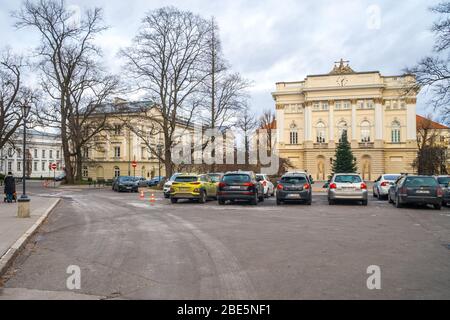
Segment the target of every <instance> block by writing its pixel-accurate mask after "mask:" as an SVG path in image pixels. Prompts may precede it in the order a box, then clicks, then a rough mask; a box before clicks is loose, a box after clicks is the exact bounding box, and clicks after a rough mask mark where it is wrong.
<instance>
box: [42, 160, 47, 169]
mask: <svg viewBox="0 0 450 320" xmlns="http://www.w3.org/2000/svg"><path fill="white" fill-rule="evenodd" d="M45 164H46V162H45V161H42V163H41V171H45V170H46V169H47V168H46V167H45Z"/></svg>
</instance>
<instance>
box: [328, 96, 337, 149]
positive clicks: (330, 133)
mask: <svg viewBox="0 0 450 320" xmlns="http://www.w3.org/2000/svg"><path fill="white" fill-rule="evenodd" d="M334 103H335V102H334V100H331V101H329V102H328V106H329V110H328V141H329V142H334Z"/></svg>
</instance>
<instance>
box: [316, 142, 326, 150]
mask: <svg viewBox="0 0 450 320" xmlns="http://www.w3.org/2000/svg"><path fill="white" fill-rule="evenodd" d="M327 148H328V143H314V149H327Z"/></svg>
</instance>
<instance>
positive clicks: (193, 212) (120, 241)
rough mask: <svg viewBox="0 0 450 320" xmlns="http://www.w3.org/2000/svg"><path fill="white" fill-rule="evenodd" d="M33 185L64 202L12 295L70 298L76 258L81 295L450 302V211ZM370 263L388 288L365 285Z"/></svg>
mask: <svg viewBox="0 0 450 320" xmlns="http://www.w3.org/2000/svg"><path fill="white" fill-rule="evenodd" d="M33 191H34V192H35V194H41V195H46V194H47V193H50V194H51V195H50V196H59V197H63V201H62V202H61V203H60V204H59V206H58V207H57V209H56V210H55V212H54V213H53V214H52V216H51V217H50V219H49V221H48V223H47V224H46V225H45V226H44V227H43V228H42V230H41V232H40V233H39V234H38V235H37V236H36V238H35V239H34V241H33V243H32V244H30V245H29V246H28V248H27V250H25V251H24V252H23V253H22V254H21V256H20V257H19V258H18V260H17V262H16V264H15V266H14V268H12V269H11V272H10V279H9V280H8V281H7V282H6V285H5V291H4V293H8V294H9V297H11V296H12V297H14V295H16V297H20V296H24V295H27V293H28V290H30V289H32V293H33V294H35V296H36V295H37V296H39V294H38V293H39V292H42V293H43V296H45V295H44V293H47V294H48V292H51V293H56V296H58V295H57V293H58V292H60V293H61V295H60V297H65V296H67V292H68V289H67V288H66V279H67V277H68V276H69V275H68V274H67V273H66V269H67V267H68V266H69V265H78V266H79V267H80V268H81V272H82V273H81V290H79V291H76V293H79V294H83V295H87V296H93V297H106V298H124V299H431V298H438V299H439V298H445V299H449V298H450V250H449V249H450V247H448V245H449V244H450V209H449V208H445V209H443V210H442V211H440V212H439V211H435V210H432V209H431V208H430V209H427V208H419V209H417V208H406V209H395V208H394V207H392V206H391V205H389V204H388V203H387V202H380V201H377V200H372V201H370V203H369V206H368V207H362V206H359V205H352V204H342V205H338V206H333V207H329V206H328V205H327V203H326V198H325V196H324V195H316V196H315V197H314V201H313V205H312V206H311V207H308V206H301V205H300V206H298V205H287V206H283V207H276V205H275V201H274V200H273V199H271V200H268V201H267V200H266V201H265V202H264V204H262V205H260V206H258V207H252V206H248V205H227V206H225V207H221V206H218V205H217V204H216V203H215V202H209V203H207V204H205V205H199V204H195V203H180V204H177V205H172V204H170V203H169V201H167V200H165V199H162V198H161V196H160V195H157V198H158V199H157V201H156V204H154V205H152V204H150V202H149V201H148V199H146V200H145V201H142V200H140V199H139V197H138V195H137V194H124V193H121V194H118V193H113V192H112V191H109V190H95V191H93V190H81V189H73V190H71V189H66V190H55V191H44V190H39V189H35V190H33ZM47 195H48V194H47ZM371 265H378V266H380V267H381V272H382V290H376V291H370V290H368V289H367V286H366V280H367V278H368V276H369V275H368V274H367V273H366V271H367V268H368V266H371ZM10 288H15V289H14V290H10ZM53 296H55V295H53ZM0 298H1V296H0Z"/></svg>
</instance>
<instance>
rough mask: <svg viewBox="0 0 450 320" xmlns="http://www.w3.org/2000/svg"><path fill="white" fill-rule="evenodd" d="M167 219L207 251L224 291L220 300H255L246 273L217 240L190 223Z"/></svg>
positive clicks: (171, 216) (175, 218)
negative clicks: (175, 223)
mask: <svg viewBox="0 0 450 320" xmlns="http://www.w3.org/2000/svg"><path fill="white" fill-rule="evenodd" d="M165 215H166V216H167V217H169V218H171V219H173V220H175V221H176V222H177V223H178V224H179V225H181V226H183V227H184V228H186V229H188V230H189V231H190V232H192V234H193V235H194V236H195V237H196V238H197V239H198V240H200V241H201V242H202V243H203V244H204V245H205V247H206V248H207V250H208V253H209V255H210V257H211V259H212V261H213V263H214V265H215V268H216V270H217V275H218V277H219V281H220V284H221V289H222V290H223V291H224V292H223V293H222V294H221V299H224V300H255V299H256V297H257V295H256V291H255V289H254V287H253V284H252V282H251V280H250V278H249V277H248V275H247V273H246V272H245V271H244V270H242V267H241V266H240V264H239V262H238V260H237V258H236V257H235V256H234V255H233V254H232V253H231V252H230V250H228V249H227V248H226V247H225V245H224V244H223V243H222V242H220V241H219V240H217V239H215V238H213V237H211V236H210V235H209V234H207V233H205V232H203V231H201V230H200V229H199V228H197V227H196V226H194V225H193V224H192V223H190V222H188V221H186V220H184V219H182V218H180V217H178V216H175V215H173V214H170V213H166V214H165Z"/></svg>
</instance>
